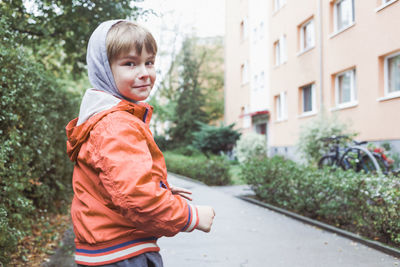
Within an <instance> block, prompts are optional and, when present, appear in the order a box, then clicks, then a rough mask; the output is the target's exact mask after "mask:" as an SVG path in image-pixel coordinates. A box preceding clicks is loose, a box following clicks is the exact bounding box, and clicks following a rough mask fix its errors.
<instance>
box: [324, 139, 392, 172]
mask: <svg viewBox="0 0 400 267" xmlns="http://www.w3.org/2000/svg"><path fill="white" fill-rule="evenodd" d="M341 139H349V136H346V135H340V136H331V137H326V138H321V139H320V140H322V141H324V142H329V144H328V145H330V146H331V147H330V150H329V152H328V153H327V154H325V155H323V156H322V157H321V159H320V160H319V161H318V167H319V168H320V169H321V168H323V167H324V166H337V167H340V168H342V169H343V170H351V169H352V170H354V171H355V172H360V171H361V170H363V171H364V172H366V173H368V172H377V173H380V172H383V173H384V172H385V171H386V172H387V171H388V168H387V167H388V166H386V163H387V162H385V161H384V160H383V158H382V155H380V154H379V153H373V152H371V151H369V150H368V149H367V148H365V147H363V146H362V145H365V144H367V143H368V142H367V141H362V142H357V141H354V140H353V143H354V145H350V146H345V147H341V146H340V141H341ZM342 151H343V152H342ZM382 170H383V171H382Z"/></svg>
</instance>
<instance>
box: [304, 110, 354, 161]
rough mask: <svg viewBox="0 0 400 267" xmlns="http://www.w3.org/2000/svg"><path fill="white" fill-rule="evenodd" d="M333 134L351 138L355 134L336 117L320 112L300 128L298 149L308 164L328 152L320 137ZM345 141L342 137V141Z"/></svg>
mask: <svg viewBox="0 0 400 267" xmlns="http://www.w3.org/2000/svg"><path fill="white" fill-rule="evenodd" d="M333 135H336V136H338V135H348V136H349V138H353V137H355V136H356V135H357V134H356V133H354V132H352V131H350V130H349V129H348V125H347V124H344V123H341V122H340V121H339V120H338V119H337V117H335V116H331V117H328V115H326V113H324V112H322V113H321V114H320V115H318V117H317V118H316V119H314V120H313V121H311V122H310V123H309V124H307V125H306V126H304V127H302V128H301V130H300V136H299V143H298V146H297V147H298V150H299V151H300V153H301V154H302V155H303V156H304V158H305V159H306V161H307V162H308V163H309V164H317V163H318V161H319V159H320V158H321V157H322V155H324V154H325V153H327V152H328V151H327V149H328V148H327V147H326V146H325V145H326V144H325V142H323V141H321V140H320V139H321V138H324V137H330V136H333ZM347 141H348V140H345V139H342V142H347Z"/></svg>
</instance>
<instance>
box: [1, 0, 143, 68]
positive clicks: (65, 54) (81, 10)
mask: <svg viewBox="0 0 400 267" xmlns="http://www.w3.org/2000/svg"><path fill="white" fill-rule="evenodd" d="M138 1H139V0H133V1H131V0H115V1H107V0H96V1H94V0H74V1H62V0H32V1H28V2H27V1H23V0H11V1H0V14H1V16H2V17H4V18H6V19H7V21H8V22H9V25H10V29H11V30H12V31H14V32H15V33H16V34H17V36H18V37H19V38H17V40H16V41H17V42H18V43H19V44H22V45H25V46H28V47H31V48H32V52H33V54H34V55H35V56H36V57H37V59H39V60H41V61H42V63H44V64H45V65H46V67H47V68H51V69H53V70H58V71H59V70H60V69H64V68H66V67H69V68H68V71H72V72H73V73H75V74H77V73H80V72H81V71H82V70H83V69H84V66H85V64H86V63H85V62H86V58H85V55H86V47H87V42H88V39H89V37H90V34H91V32H92V31H93V30H94V29H95V28H96V27H97V25H98V24H99V23H100V22H102V21H105V20H108V19H115V18H130V19H135V18H137V16H138V15H139V14H141V13H144V12H143V11H142V10H140V9H139V8H138V7H136V6H135V5H134V2H138Z"/></svg>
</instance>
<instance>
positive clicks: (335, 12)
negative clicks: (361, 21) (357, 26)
mask: <svg viewBox="0 0 400 267" xmlns="http://www.w3.org/2000/svg"><path fill="white" fill-rule="evenodd" d="M343 1H350V2H351V3H350V7H351V20H350V21H349V24H348V25H344V26H342V28H340V29H339V28H338V17H337V16H338V11H337V10H338V6H339V4H340V3H341V2H343ZM354 9H355V8H354V0H337V1H335V3H334V7H333V14H334V15H333V16H334V30H335V34H337V33H339V32H342V31H344V30H346V29H347V28H349V27H351V26H352V25H353V24H354V23H355V10H354Z"/></svg>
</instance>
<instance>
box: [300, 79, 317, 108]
mask: <svg viewBox="0 0 400 267" xmlns="http://www.w3.org/2000/svg"><path fill="white" fill-rule="evenodd" d="M300 89H301V102H302V105H301V106H302V110H301V112H302V113H303V114H304V113H313V112H315V85H314V84H309V85H306V86H303V87H301V88H300Z"/></svg>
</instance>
